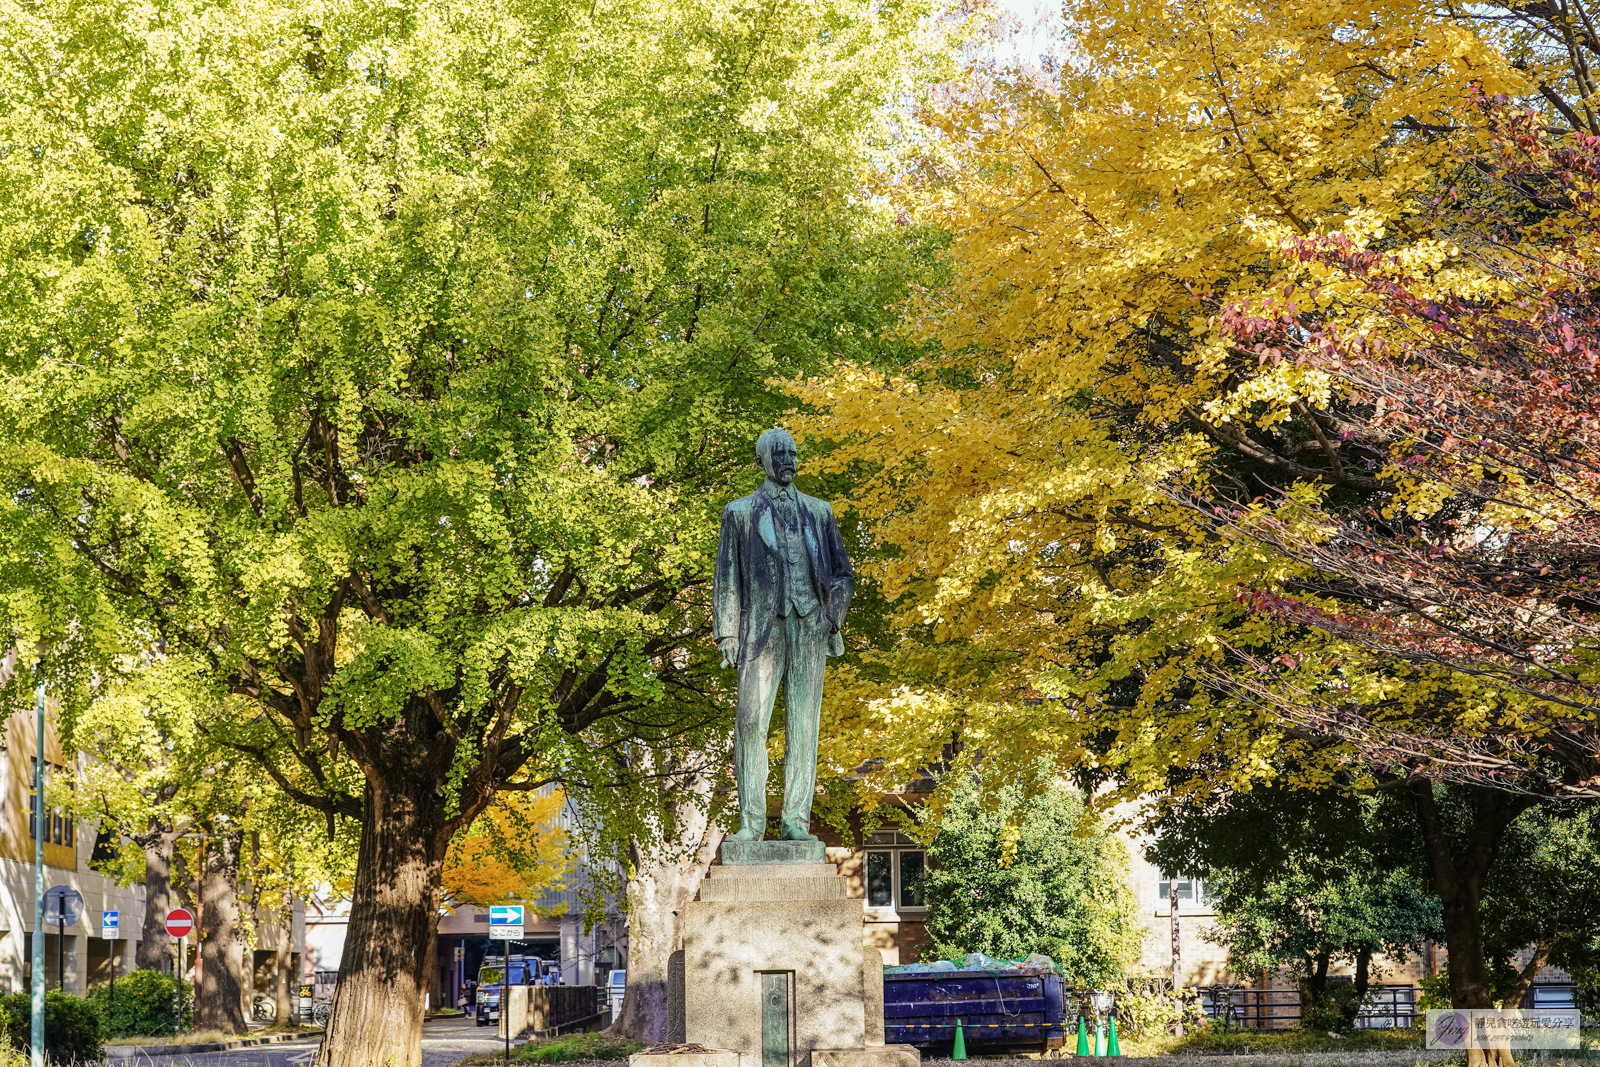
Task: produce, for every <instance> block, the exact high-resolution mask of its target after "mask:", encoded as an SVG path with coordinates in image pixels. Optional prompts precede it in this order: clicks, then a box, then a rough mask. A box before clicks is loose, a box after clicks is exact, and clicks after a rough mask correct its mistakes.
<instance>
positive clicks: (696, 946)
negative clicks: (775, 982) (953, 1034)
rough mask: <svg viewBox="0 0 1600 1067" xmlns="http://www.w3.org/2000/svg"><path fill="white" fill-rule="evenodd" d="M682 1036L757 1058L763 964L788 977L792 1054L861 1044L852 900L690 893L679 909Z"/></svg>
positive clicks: (745, 1062)
mask: <svg viewBox="0 0 1600 1067" xmlns="http://www.w3.org/2000/svg"><path fill="white" fill-rule="evenodd" d="M684 920H685V922H684V939H683V940H684V987H685V990H684V992H685V995H684V1036H685V1037H686V1038H687V1039H688V1040H689V1041H690V1042H691V1043H693V1044H697V1045H705V1046H707V1047H710V1048H726V1049H735V1050H737V1051H738V1052H739V1053H740V1054H741V1060H740V1063H741V1067H760V1065H761V972H763V971H784V972H788V974H789V976H790V997H791V1003H792V1005H793V1012H794V1017H793V1030H792V1034H793V1044H792V1053H793V1054H792V1057H791V1062H792V1063H793V1064H794V1065H795V1067H807V1064H808V1062H809V1056H808V1054H809V1053H810V1051H811V1050H812V1049H814V1048H838V1047H839V1046H841V1045H843V1046H845V1047H847V1048H860V1047H864V1046H865V1045H866V1036H867V1035H866V1018H865V1013H864V1011H863V1002H864V1000H865V996H864V992H865V990H864V989H863V982H862V966H861V925H862V912H861V901H859V900H850V899H844V900H838V899H835V900H786V901H783V902H782V903H781V904H778V903H775V902H772V901H759V900H739V901H714V902H707V901H695V902H693V903H691V904H689V905H688V908H687V910H686V912H685V915H684Z"/></svg>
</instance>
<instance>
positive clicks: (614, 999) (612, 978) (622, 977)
mask: <svg viewBox="0 0 1600 1067" xmlns="http://www.w3.org/2000/svg"><path fill="white" fill-rule="evenodd" d="M627 988H628V972H627V971H612V972H611V974H610V975H608V976H607V978H606V992H607V993H608V994H610V1000H611V1019H612V1021H613V1022H615V1021H616V1018H617V1016H619V1015H621V1014H622V994H623V993H624V992H626V991H627Z"/></svg>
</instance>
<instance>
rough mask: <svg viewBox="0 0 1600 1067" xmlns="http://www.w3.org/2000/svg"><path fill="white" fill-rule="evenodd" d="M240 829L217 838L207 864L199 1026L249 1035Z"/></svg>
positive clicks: (203, 866)
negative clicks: (244, 1004)
mask: <svg viewBox="0 0 1600 1067" xmlns="http://www.w3.org/2000/svg"><path fill="white" fill-rule="evenodd" d="M243 840H244V835H243V834H242V833H241V832H240V831H238V830H231V831H223V832H221V833H213V834H212V835H211V837H210V838H209V840H207V842H206V845H207V847H206V849H205V853H204V860H203V862H202V864H201V875H200V877H201V889H200V899H201V900H202V901H203V906H202V908H201V910H200V989H199V995H198V996H197V997H196V998H195V1005H194V1024H195V1027H196V1028H197V1029H200V1030H221V1031H222V1032H223V1033H227V1034H237V1033H243V1032H244V1031H245V1030H247V1029H249V1027H248V1026H247V1025H246V1023H245V1016H244V1012H243V1011H242V1010H240V1003H241V997H242V993H241V986H242V985H243V983H242V982H241V981H240V979H239V950H240V948H241V939H240V937H239V850H240V846H241V845H242V844H243Z"/></svg>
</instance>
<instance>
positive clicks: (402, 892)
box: [316, 744, 450, 1067]
mask: <svg viewBox="0 0 1600 1067" xmlns="http://www.w3.org/2000/svg"><path fill="white" fill-rule="evenodd" d="M386 747H387V746H386ZM408 754H409V753H408V752H407V750H406V747H405V746H404V745H403V744H402V745H395V746H393V748H392V749H390V750H389V751H386V752H385V753H384V756H385V757H387V758H385V759H384V760H383V762H382V763H371V764H368V767H369V768H370V769H369V770H367V784H366V790H365V802H364V803H363V804H362V810H361V847H360V852H359V855H358V857H357V861H356V883H355V892H354V894H353V895H352V898H351V902H350V925H349V928H348V932H347V933H346V935H345V942H344V959H343V963H342V964H341V966H340V968H339V985H338V987H337V988H336V989H335V990H334V994H333V1014H332V1017H331V1018H330V1019H329V1021H328V1031H327V1036H326V1038H325V1039H324V1040H323V1042H322V1047H321V1049H320V1050H319V1051H318V1053H317V1059H316V1064H317V1067H416V1065H417V1064H420V1063H421V1062H422V1014H423V1009H422V998H423V994H424V992H425V991H426V989H427V987H428V976H427V967H428V961H429V959H430V958H431V953H430V952H429V951H428V947H429V946H430V945H431V944H433V942H434V940H435V934H436V932H437V929H438V925H439V905H440V902H441V892H440V885H439V879H440V874H441V872H442V870H443V865H444V852H445V847H446V846H447V845H448V844H449V835H448V833H446V832H445V830H446V827H447V824H448V823H449V822H450V816H449V815H448V814H447V813H446V811H445V798H444V797H443V796H441V795H439V793H438V791H437V786H438V784H439V783H438V782H437V781H436V780H435V775H434V774H433V773H430V772H428V771H426V770H425V769H423V768H421V767H417V766H413V765H412V759H415V756H413V757H412V759H407V755H408ZM364 769H365V768H364ZM380 775H381V777H379V776H380ZM374 779H378V780H377V781H374Z"/></svg>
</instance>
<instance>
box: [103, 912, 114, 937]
mask: <svg viewBox="0 0 1600 1067" xmlns="http://www.w3.org/2000/svg"><path fill="white" fill-rule="evenodd" d="M100 936H101V937H106V938H110V937H116V936H117V913H116V912H114V911H102V912H101V913H100Z"/></svg>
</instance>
